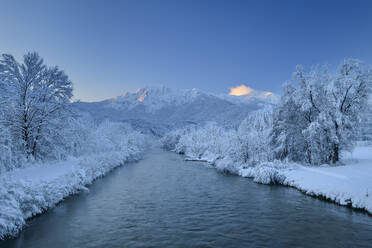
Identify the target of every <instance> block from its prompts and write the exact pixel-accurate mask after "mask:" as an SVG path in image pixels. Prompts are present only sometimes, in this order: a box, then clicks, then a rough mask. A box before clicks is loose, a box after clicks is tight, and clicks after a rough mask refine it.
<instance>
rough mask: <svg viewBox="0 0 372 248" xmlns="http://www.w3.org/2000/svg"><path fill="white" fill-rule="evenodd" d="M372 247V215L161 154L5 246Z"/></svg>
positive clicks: (115, 175)
mask: <svg viewBox="0 0 372 248" xmlns="http://www.w3.org/2000/svg"><path fill="white" fill-rule="evenodd" d="M356 246H357V247H372V217H370V216H368V215H367V214H365V213H362V212H359V211H355V210H352V209H348V208H345V207H340V206H337V205H335V204H332V203H328V202H325V201H322V200H319V199H316V198H312V197H309V196H305V195H303V194H302V193H300V192H299V191H297V190H295V189H292V188H287V187H283V186H275V185H273V186H268V185H260V184H256V183H254V182H253V181H252V180H250V179H247V178H241V177H238V176H234V175H226V174H222V173H219V172H217V171H216V170H215V169H214V168H212V167H210V166H208V165H206V164H205V163H199V162H186V161H184V160H183V158H182V156H180V155H177V154H174V153H171V152H166V151H163V150H161V149H159V148H154V149H152V150H151V151H149V152H148V153H147V155H145V158H144V159H143V160H141V161H139V162H136V163H130V164H127V165H125V166H123V167H120V168H118V169H116V170H114V171H113V172H111V173H110V174H109V175H107V176H106V177H104V178H102V179H99V180H97V181H95V182H94V183H93V184H92V185H91V186H89V192H81V193H80V194H78V195H75V196H71V197H69V198H67V199H66V200H65V201H63V202H62V203H60V204H59V205H58V206H57V207H55V208H53V209H50V210H49V211H47V212H46V213H44V214H42V215H40V216H37V217H35V218H32V219H31V220H29V221H28V223H27V226H26V227H25V229H24V230H23V231H22V232H21V233H20V234H19V236H18V237H17V238H15V239H11V240H7V241H2V242H0V247H27V248H31V247H37V248H41V247H51V248H57V247H162V248H163V247H224V248H227V247H356Z"/></svg>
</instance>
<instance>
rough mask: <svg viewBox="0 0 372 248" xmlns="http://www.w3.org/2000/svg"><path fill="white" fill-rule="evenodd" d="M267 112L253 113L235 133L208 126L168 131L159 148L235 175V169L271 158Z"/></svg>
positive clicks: (269, 124)
mask: <svg viewBox="0 0 372 248" xmlns="http://www.w3.org/2000/svg"><path fill="white" fill-rule="evenodd" d="M271 112H272V110H271V109H263V110H260V111H257V112H253V113H252V114H251V115H250V116H248V117H247V118H246V119H245V120H244V121H243V122H242V123H241V124H240V125H239V127H238V128H237V129H225V128H223V127H221V126H218V125H217V124H216V123H213V122H210V123H206V124H205V125H203V126H197V127H196V126H192V127H188V128H184V129H181V130H176V131H172V132H170V133H168V134H167V135H165V137H164V138H163V139H162V143H163V147H164V148H166V149H170V150H173V151H175V152H177V153H181V154H185V155H186V157H187V159H192V160H205V161H208V162H210V163H212V164H215V165H216V167H217V168H218V169H219V170H222V171H229V172H232V173H237V170H236V168H234V167H236V166H237V165H239V166H240V165H242V164H245V166H254V165H255V164H258V163H260V162H262V161H267V160H268V159H270V158H271V155H270V154H271V152H270V148H269V141H270V134H271V129H272V118H271V116H272V113H271Z"/></svg>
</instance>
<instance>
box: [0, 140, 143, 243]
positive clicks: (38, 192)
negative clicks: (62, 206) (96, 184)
mask: <svg viewBox="0 0 372 248" xmlns="http://www.w3.org/2000/svg"><path fill="white" fill-rule="evenodd" d="M132 146H133V147H129V148H128V149H127V150H126V151H120V150H119V151H118V150H116V151H108V152H101V153H97V154H94V155H92V154H90V155H87V156H82V157H79V158H74V157H70V158H68V159H67V160H65V161H61V162H55V163H45V164H41V163H39V164H34V165H30V166H28V167H26V168H21V169H16V170H14V171H11V172H8V173H5V174H3V175H1V177H0V209H1V212H0V239H1V238H5V237H6V236H13V235H16V234H17V233H18V232H19V231H20V230H21V229H22V227H23V226H24V225H25V220H26V219H28V218H30V217H32V216H35V215H36V214H40V213H42V212H44V211H45V210H47V209H48V208H50V207H53V206H55V204H57V203H58V202H60V201H62V200H63V199H64V198H65V197H67V196H69V195H71V194H75V193H78V192H79V191H80V190H87V188H86V187H85V186H86V185H87V184H90V183H92V182H93V181H94V180H95V179H97V178H99V177H102V176H104V175H105V174H106V173H108V172H109V171H110V170H112V169H114V168H115V167H117V166H120V165H122V164H123V163H125V162H128V161H132V160H138V159H140V158H141V154H142V153H143V151H144V149H145V146H144V145H143V146H141V145H138V144H135V145H132Z"/></svg>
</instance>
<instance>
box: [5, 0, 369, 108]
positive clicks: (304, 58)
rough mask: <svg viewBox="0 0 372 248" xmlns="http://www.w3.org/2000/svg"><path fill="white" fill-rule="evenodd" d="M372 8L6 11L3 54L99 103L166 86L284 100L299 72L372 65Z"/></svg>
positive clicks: (138, 2) (92, 4)
mask: <svg viewBox="0 0 372 248" xmlns="http://www.w3.org/2000/svg"><path fill="white" fill-rule="evenodd" d="M371 12H372V1H367V0H365V1H342V0H338V1H325V0H323V1H305V0H296V1H295V0H293V1H286V0H283V1H269V0H261V1H253V0H252V1H249V0H245V1H238V0H233V1H228V0H225V1H218V0H214V1H207V0H187V1H181V0H173V1H163V0H133V1H124V0H123V1H119V0H117V1H114V0H102V1H93V0H90V1H88V0H84V1H83V0H74V1H71V0H64V1H49V0H48V1H40V0H33V1H26V0H25V1H19V0H2V1H1V2H0V53H10V54H13V55H14V56H15V57H16V58H18V59H21V58H22V56H23V54H25V53H26V52H28V51H36V52H38V53H39V54H40V56H41V57H43V58H44V60H45V62H46V63H47V64H48V65H51V66H52V65H58V66H59V67H60V68H61V69H63V70H64V71H65V72H66V73H67V74H68V75H69V77H70V79H71V80H72V82H73V83H74V95H75V96H74V99H75V100H77V99H80V100H82V101H98V100H103V99H107V98H111V97H114V96H117V95H120V94H122V93H124V92H125V91H135V90H136V89H138V88H141V87H144V86H149V85H150V86H151V85H165V86H168V87H173V88H182V89H188V88H197V89H200V90H202V91H209V92H214V93H226V94H227V93H228V92H229V88H231V87H234V86H237V85H242V84H245V85H247V86H250V87H252V88H254V89H256V90H263V91H271V92H275V93H280V89H281V85H282V84H283V83H284V82H285V81H286V80H290V79H291V75H292V73H293V71H294V69H295V67H296V65H297V64H302V65H304V66H305V68H309V67H310V66H311V65H314V64H323V63H328V64H331V65H334V66H336V65H337V64H338V63H339V62H340V61H341V60H342V59H343V58H344V57H355V58H358V59H361V60H362V61H364V62H366V63H368V64H372V31H371V30H372V15H371Z"/></svg>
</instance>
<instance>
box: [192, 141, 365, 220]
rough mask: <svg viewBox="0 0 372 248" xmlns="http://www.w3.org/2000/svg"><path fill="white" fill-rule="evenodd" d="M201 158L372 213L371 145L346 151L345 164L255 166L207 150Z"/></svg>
mask: <svg viewBox="0 0 372 248" xmlns="http://www.w3.org/2000/svg"><path fill="white" fill-rule="evenodd" d="M185 155H186V160H200V161H206V162H208V163H210V164H213V165H214V166H215V167H216V169H218V170H221V171H227V172H230V173H234V174H237V175H240V176H243V177H249V178H252V179H253V180H254V181H255V182H257V183H262V184H271V183H276V184H282V185H286V186H291V187H294V188H297V189H299V190H300V191H302V192H304V193H305V194H308V195H311V196H317V197H320V198H324V199H327V200H330V201H333V202H335V203H338V204H340V205H345V206H351V207H353V208H358V209H364V210H366V211H367V212H369V213H370V214H372V147H370V146H358V147H356V148H355V150H354V151H353V153H351V154H350V153H348V154H345V155H344V158H343V165H338V166H328V165H324V166H303V165H299V164H288V163H283V162H280V161H276V162H263V163H261V164H258V165H256V166H254V167H249V166H247V165H244V164H236V163H234V162H233V161H232V160H229V159H228V158H222V159H219V158H218V156H217V155H213V154H209V153H205V154H203V156H201V157H200V158H195V157H192V156H188V154H187V153H186V154H185Z"/></svg>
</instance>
